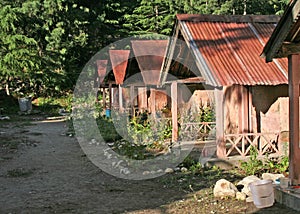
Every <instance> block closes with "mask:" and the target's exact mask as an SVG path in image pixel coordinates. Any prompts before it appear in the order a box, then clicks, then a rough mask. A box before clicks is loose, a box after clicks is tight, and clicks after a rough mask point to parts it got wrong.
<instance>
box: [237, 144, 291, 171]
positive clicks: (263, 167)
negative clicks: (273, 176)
mask: <svg viewBox="0 0 300 214" xmlns="http://www.w3.org/2000/svg"><path fill="white" fill-rule="evenodd" d="M288 167H289V158H288V156H287V155H284V156H282V157H277V158H269V157H268V156H267V157H266V158H265V160H260V159H258V152H257V149H256V148H255V147H253V146H251V148H250V159H249V160H248V161H243V162H241V165H240V168H241V169H242V170H243V171H244V173H245V174H247V175H261V174H262V173H264V172H269V173H285V172H286V171H287V170H288Z"/></svg>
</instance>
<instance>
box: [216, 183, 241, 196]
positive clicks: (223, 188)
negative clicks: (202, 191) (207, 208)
mask: <svg viewBox="0 0 300 214" xmlns="http://www.w3.org/2000/svg"><path fill="white" fill-rule="evenodd" d="M213 192H214V196H215V197H219V198H223V197H235V195H236V193H237V192H238V190H237V188H236V187H235V186H234V184H233V183H231V182H229V181H227V180H226V179H221V180H218V181H217V183H216V185H215V187H214V191H213Z"/></svg>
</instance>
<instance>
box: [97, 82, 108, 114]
mask: <svg viewBox="0 0 300 214" xmlns="http://www.w3.org/2000/svg"><path fill="white" fill-rule="evenodd" d="M102 90H103V91H102V102H103V109H104V110H105V109H106V92H105V86H103V88H102ZM97 97H98V96H97Z"/></svg>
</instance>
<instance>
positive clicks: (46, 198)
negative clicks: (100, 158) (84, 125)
mask: <svg viewBox="0 0 300 214" xmlns="http://www.w3.org/2000/svg"><path fill="white" fill-rule="evenodd" d="M66 132H67V127H66V123H65V122H64V121H57V120H43V118H33V117H32V116H26V117H19V118H18V119H17V120H16V119H13V120H10V121H0V213H155V214H159V213H285V214H289V213H295V211H294V210H291V209H288V208H286V207H284V206H282V205H280V204H277V203H276V204H275V205H274V206H273V207H271V208H267V209H261V210H259V209H257V208H256V207H255V206H254V205H253V204H252V203H246V202H243V201H237V200H235V199H224V200H220V199H215V198H214V197H213V195H212V187H213V184H214V182H215V180H214V178H213V177H212V176H213V174H209V172H208V174H207V176H206V177H200V176H197V175H191V174H183V173H179V172H178V173H173V174H167V175H165V176H162V177H160V178H156V179H151V180H144V181H130V180H123V179H119V178H115V177H113V176H111V175H108V174H106V173H104V172H103V171H101V170H100V169H99V168H97V167H96V166H94V165H93V164H92V163H91V162H90V161H89V159H88V158H87V157H86V156H85V154H84V153H83V152H82V150H81V148H80V146H79V144H78V143H77V141H76V138H74V137H69V136H66V134H65V133H66ZM222 173H224V176H226V177H228V176H229V178H230V179H231V180H232V181H234V180H237V179H238V178H236V177H235V176H234V175H231V174H230V173H227V172H222ZM218 176H219V177H220V175H218Z"/></svg>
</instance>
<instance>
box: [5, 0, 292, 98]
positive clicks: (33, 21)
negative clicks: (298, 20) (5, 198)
mask: <svg viewBox="0 0 300 214" xmlns="http://www.w3.org/2000/svg"><path fill="white" fill-rule="evenodd" d="M287 3H288V0H253V1H247V0H210V1H208V0H197V1H196V0H189V1H185V0H172V1H171V0H168V1H163V0H107V1H96V0H92V1H81V0H72V1H66V0H43V1H42V0H16V1H9V0H1V1H0V45H1V49H0V74H1V75H0V83H1V85H0V89H1V88H7V89H8V90H7V91H8V92H10V93H11V94H13V95H15V96H28V95H30V96H34V97H38V96H44V97H45V96H55V95H61V94H65V93H68V92H70V91H72V90H73V87H74V85H75V83H76V80H77V77H78V75H79V73H80V71H81V69H82V68H83V67H84V65H85V64H86V62H87V61H88V60H89V59H90V58H91V57H92V56H93V55H94V54H95V53H96V52H97V51H99V50H100V49H101V48H103V47H104V46H106V45H108V44H110V43H111V42H114V41H116V40H118V39H121V38H123V37H127V36H128V35H132V34H134V35H137V34H144V33H152V32H155V33H160V34H164V35H171V34H172V31H173V27H174V21H175V15H176V14H180V13H199V14H245V13H247V14H282V13H283V9H284V7H285V6H286V5H287Z"/></svg>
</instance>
